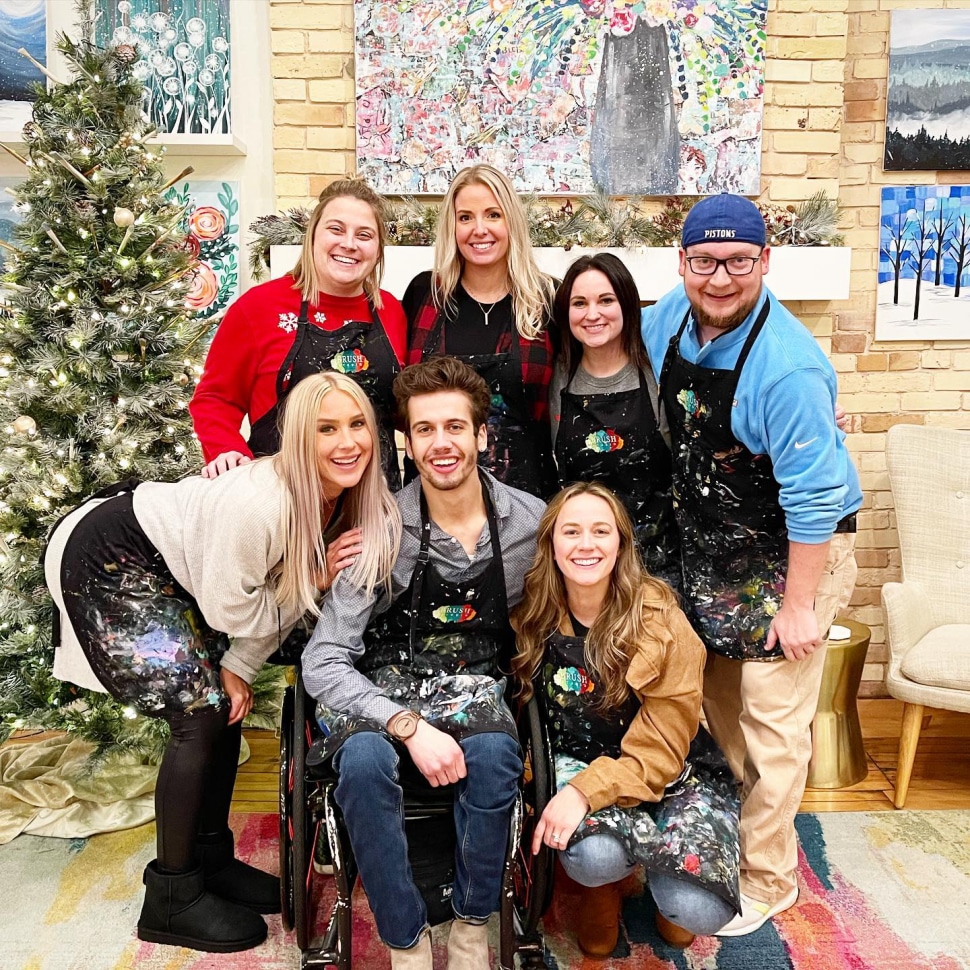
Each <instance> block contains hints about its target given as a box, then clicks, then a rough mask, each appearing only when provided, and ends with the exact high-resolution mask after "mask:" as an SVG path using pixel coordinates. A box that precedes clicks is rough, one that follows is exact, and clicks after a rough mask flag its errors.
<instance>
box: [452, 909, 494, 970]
mask: <svg viewBox="0 0 970 970" xmlns="http://www.w3.org/2000/svg"><path fill="white" fill-rule="evenodd" d="M448 970H492V962H491V959H490V958H489V955H488V924H487V923H482V924H481V925H479V924H478V923H469V922H468V921H467V920H463V919H456V920H453V921H452V923H451V933H450V934H449V936H448Z"/></svg>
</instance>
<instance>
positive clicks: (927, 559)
mask: <svg viewBox="0 0 970 970" xmlns="http://www.w3.org/2000/svg"><path fill="white" fill-rule="evenodd" d="M886 456H887V459H888V463H889V481H890V484H891V486H892V490H893V499H894V501H895V505H896V524H897V527H898V530H899V547H900V550H901V552H902V573H903V581H902V582H901V583H886V584H885V585H884V586H883V588H882V605H883V610H884V612H885V616H886V640H887V641H888V644H889V654H890V656H889V669H888V672H887V673H886V689H887V690H888V691H889V693H890V694H891V695H892V696H893V697H896V698H898V699H899V700H901V701H903V703H904V707H903V728H902V733H901V735H900V739H899V768H898V773H897V776H896V793H895V799H894V801H895V804H896V808H902V807H903V805H904V804H905V802H906V794H907V792H908V791H909V782H910V778H911V777H912V773H913V760H914V758H915V757H916V746H917V744H918V743H919V733H920V727H921V725H922V722H923V708H924V707H932V708H942V709H944V710H950V711H963V712H964V713H970V432H965V431H950V430H947V429H943V428H924V427H919V426H916V425H905V424H903V425H896V426H895V427H893V428H890V429H889V435H888V438H887V443H886Z"/></svg>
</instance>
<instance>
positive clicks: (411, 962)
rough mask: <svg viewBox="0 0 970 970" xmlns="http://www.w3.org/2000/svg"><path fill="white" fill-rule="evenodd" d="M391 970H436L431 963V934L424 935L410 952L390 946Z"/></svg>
mask: <svg viewBox="0 0 970 970" xmlns="http://www.w3.org/2000/svg"><path fill="white" fill-rule="evenodd" d="M388 950H390V951H391V970H434V964H433V963H432V961H431V934H430V933H427V932H425V933H422V934H421V936H420V937H419V938H418V942H417V943H415V944H414V946H412V947H411V948H410V949H408V950H399V949H397V947H393V946H389V947H388Z"/></svg>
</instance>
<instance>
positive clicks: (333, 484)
mask: <svg viewBox="0 0 970 970" xmlns="http://www.w3.org/2000/svg"><path fill="white" fill-rule="evenodd" d="M373 454H374V439H373V438H372V437H371V433H370V429H369V428H368V427H367V420H366V419H365V417H364V414H363V412H362V411H361V409H360V405H359V404H358V403H357V402H356V401H355V400H354V399H353V398H352V397H351V396H350V395H349V394H347V393H346V392H344V391H338V390H331V391H328V392H327V393H326V394H325V395H324V397H323V400H322V401H321V402H320V410H319V412H318V413H317V471H318V472H319V474H320V483H321V486H322V488H323V494H324V496H325V497H326V498H327V499H328V500H332V499H334V498H336V497H337V496H338V495H339V494H340V493H341V492H342V491H343V490H344V489H346V488H353V487H354V486H355V485H356V484H357V483H358V482H359V481H360V480H361V478H362V477H363V475H364V472H365V471H366V470H367V466H368V464H369V463H370V460H371V457H372V456H373Z"/></svg>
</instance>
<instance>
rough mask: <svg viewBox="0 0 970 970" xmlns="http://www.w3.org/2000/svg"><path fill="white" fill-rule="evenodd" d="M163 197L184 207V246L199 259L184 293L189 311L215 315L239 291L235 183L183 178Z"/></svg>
mask: <svg viewBox="0 0 970 970" xmlns="http://www.w3.org/2000/svg"><path fill="white" fill-rule="evenodd" d="M165 198H166V199H167V200H169V201H170V202H176V203H178V204H179V205H183V206H185V218H184V221H183V228H184V230H185V234H186V237H185V238H186V242H185V245H186V246H187V247H188V248H189V250H190V251H191V252H192V254H193V255H194V256H196V257H197V258H198V260H199V265H198V268H197V269H196V271H195V275H194V276H193V279H192V285H191V286H190V288H189V292H188V293H187V294H186V297H185V305H186V307H187V308H188V310H189V311H190V313H191V315H192V316H193V317H194V318H196V319H199V320H208V319H209V318H211V317H215V316H217V315H221V314H222V312H223V311H224V310H225V309H226V307H227V306H229V304H230V303H231V302H232V301H233V300H234V299H235V298H236V297H237V296H238V295H239V183H238V182H183V183H182V184H181V185H173V186H172V188H170V189H169V190H168V191H167V192H166V193H165Z"/></svg>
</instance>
